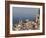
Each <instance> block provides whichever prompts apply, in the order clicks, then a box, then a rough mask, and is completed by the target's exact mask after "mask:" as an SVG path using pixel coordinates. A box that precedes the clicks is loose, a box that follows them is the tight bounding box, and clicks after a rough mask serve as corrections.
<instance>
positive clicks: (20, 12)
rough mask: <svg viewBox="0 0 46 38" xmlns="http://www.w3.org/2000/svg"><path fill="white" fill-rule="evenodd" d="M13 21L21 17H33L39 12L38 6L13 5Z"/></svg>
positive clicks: (21, 18) (31, 18)
mask: <svg viewBox="0 0 46 38" xmlns="http://www.w3.org/2000/svg"><path fill="white" fill-rule="evenodd" d="M12 9H13V11H12V12H13V13H12V14H13V23H14V24H15V23H16V22H17V20H23V19H30V20H33V19H35V16H36V15H38V13H39V8H25V7H13V8H12Z"/></svg>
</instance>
